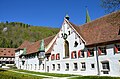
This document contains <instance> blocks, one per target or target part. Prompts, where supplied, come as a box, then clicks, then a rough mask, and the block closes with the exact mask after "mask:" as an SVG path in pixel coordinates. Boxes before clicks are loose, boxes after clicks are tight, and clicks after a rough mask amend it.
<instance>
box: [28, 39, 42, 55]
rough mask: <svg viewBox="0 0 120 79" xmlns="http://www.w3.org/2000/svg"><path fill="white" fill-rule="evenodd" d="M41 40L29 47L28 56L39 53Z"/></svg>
mask: <svg viewBox="0 0 120 79" xmlns="http://www.w3.org/2000/svg"><path fill="white" fill-rule="evenodd" d="M40 42H41V41H40V40H39V41H37V42H35V43H33V44H31V45H29V46H28V47H27V51H26V52H27V53H26V54H31V53H36V52H38V51H39V47H40Z"/></svg>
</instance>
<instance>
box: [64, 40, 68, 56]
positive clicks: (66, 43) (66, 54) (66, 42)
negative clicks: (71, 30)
mask: <svg viewBox="0 0 120 79" xmlns="http://www.w3.org/2000/svg"><path fill="white" fill-rule="evenodd" d="M64 47H65V48H64V49H65V58H68V57H69V42H68V41H67V40H65V42H64Z"/></svg>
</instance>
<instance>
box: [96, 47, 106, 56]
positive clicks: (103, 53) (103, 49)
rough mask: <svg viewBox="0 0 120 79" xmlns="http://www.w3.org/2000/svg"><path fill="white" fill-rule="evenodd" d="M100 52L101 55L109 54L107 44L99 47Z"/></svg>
mask: <svg viewBox="0 0 120 79" xmlns="http://www.w3.org/2000/svg"><path fill="white" fill-rule="evenodd" d="M98 54H99V55H106V54H107V52H106V47H105V46H102V47H98Z"/></svg>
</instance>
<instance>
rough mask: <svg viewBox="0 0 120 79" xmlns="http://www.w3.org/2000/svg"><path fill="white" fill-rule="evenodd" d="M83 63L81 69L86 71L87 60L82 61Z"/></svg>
mask: <svg viewBox="0 0 120 79" xmlns="http://www.w3.org/2000/svg"><path fill="white" fill-rule="evenodd" d="M81 65H82V68H81V71H85V70H86V65H85V62H82V63H81Z"/></svg>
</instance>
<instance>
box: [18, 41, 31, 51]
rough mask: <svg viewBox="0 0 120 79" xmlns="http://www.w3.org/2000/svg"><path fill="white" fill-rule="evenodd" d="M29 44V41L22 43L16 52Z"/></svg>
mask: <svg viewBox="0 0 120 79" xmlns="http://www.w3.org/2000/svg"><path fill="white" fill-rule="evenodd" d="M31 44H32V43H30V42H29V41H24V42H23V43H22V44H21V45H20V46H19V47H18V48H17V49H16V50H18V49H24V48H27V47H28V46H29V45H31Z"/></svg>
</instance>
